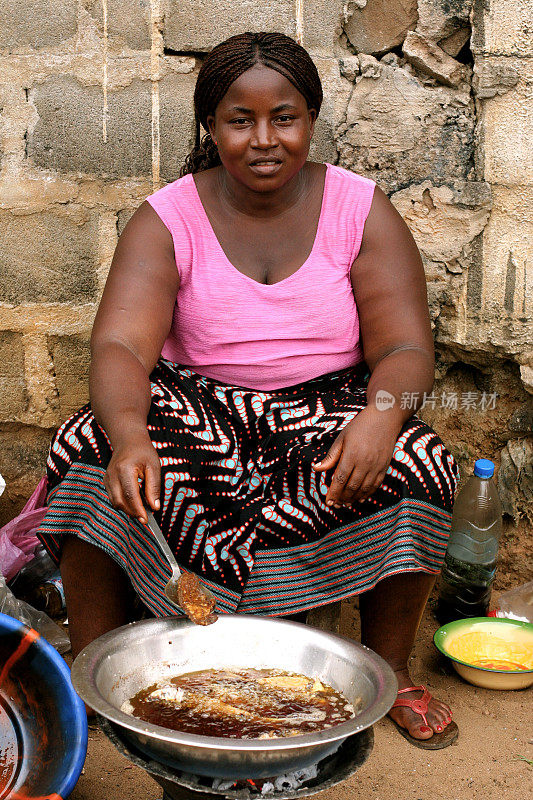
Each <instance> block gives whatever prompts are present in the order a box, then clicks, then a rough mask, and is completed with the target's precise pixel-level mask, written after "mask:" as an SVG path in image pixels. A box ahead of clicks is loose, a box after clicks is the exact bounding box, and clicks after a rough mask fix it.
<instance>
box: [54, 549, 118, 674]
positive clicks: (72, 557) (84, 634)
mask: <svg viewBox="0 0 533 800" xmlns="http://www.w3.org/2000/svg"><path fill="white" fill-rule="evenodd" d="M60 569H61V577H62V579H63V586H64V589H65V599H66V603H67V614H68V622H69V634H70V641H71V644H72V655H73V657H74V658H76V656H77V655H78V653H79V652H80V651H81V650H83V648H84V647H85V646H86V645H88V644H89V643H90V642H92V641H93V640H94V639H97V638H98V637H99V636H102V634H104V633H107V632H108V631H111V630H114V629H115V628H119V627H120V626H121V625H125V624H126V623H127V622H128V600H129V596H130V593H129V585H128V579H127V578H126V575H125V574H124V572H123V570H122V569H121V568H120V567H119V566H118V564H117V563H116V562H115V561H113V559H112V558H111V556H109V555H107V553H105V552H104V551H103V550H101V549H100V548H99V547H96V546H95V545H92V544H88V543H87V542H85V541H83V540H82V539H78V538H77V537H76V536H66V537H65V541H64V544H63V549H62V551H61V561H60Z"/></svg>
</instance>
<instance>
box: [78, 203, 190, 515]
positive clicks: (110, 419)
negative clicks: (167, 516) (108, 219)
mask: <svg viewBox="0 0 533 800" xmlns="http://www.w3.org/2000/svg"><path fill="white" fill-rule="evenodd" d="M178 288H179V276H178V270H177V268H176V262H175V258H174V247H173V242H172V237H171V235H170V233H169V231H168V229H167V228H166V227H165V225H164V224H163V222H162V221H161V220H160V218H159V217H158V216H157V214H156V213H155V211H154V210H153V208H152V207H151V206H150V204H149V203H146V202H145V203H143V204H142V205H141V206H140V208H139V209H138V210H137V211H136V212H135V214H134V215H133V216H132V218H131V219H130V221H129V222H128V224H127V225H126V228H125V229H124V231H123V233H122V235H121V237H120V239H119V242H118V245H117V249H116V251H115V255H114V256H113V262H112V264H111V269H110V271H109V276H108V279H107V283H106V286H105V289H104V293H103V296H102V300H101V302H100V307H99V309H98V313H97V315H96V319H95V322H94V327H93V332H92V337H91V354H92V358H91V369H90V379H89V383H90V396H91V406H92V409H93V412H94V416H95V418H96V420H97V421H98V422H99V423H100V425H101V426H102V428H103V429H104V430H105V432H106V433H107V435H108V436H109V439H110V441H111V445H112V448H113V456H112V458H111V461H110V462H109V466H108V468H107V472H106V476H105V485H106V488H107V490H108V492H109V496H110V499H111V502H112V504H113V506H114V507H115V508H118V509H120V510H122V511H124V512H125V513H126V514H129V515H130V516H132V517H137V518H139V519H141V520H142V521H144V522H145V521H146V517H145V513H144V507H143V503H142V500H141V496H140V492H139V479H140V481H141V482H142V483H144V492H145V495H146V499H147V501H148V503H149V505H150V506H151V508H152V509H157V508H158V507H159V484H160V462H159V458H158V455H157V452H156V450H155V448H154V447H153V445H152V443H151V441H150V437H149V435H148V431H147V428H146V420H147V416H148V411H149V408H150V378H149V375H150V373H151V371H152V370H153V368H154V366H155V364H156V362H157V360H158V358H159V356H160V355H161V348H162V347H163V343H164V341H165V339H166V337H167V335H168V332H169V330H170V326H171V324H172V314H173V310H174V304H175V302H176V295H177V292H178Z"/></svg>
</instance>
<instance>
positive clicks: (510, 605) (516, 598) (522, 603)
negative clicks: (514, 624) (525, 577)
mask: <svg viewBox="0 0 533 800" xmlns="http://www.w3.org/2000/svg"><path fill="white" fill-rule="evenodd" d="M493 613H494V616H496V617H504V618H507V619H517V620H520V621H521V622H533V581H529V583H524V584H522V586H517V587H516V589H509V591H508V592H504V593H503V594H501V595H500V597H499V598H498V608H497V609H496V611H495V612H493Z"/></svg>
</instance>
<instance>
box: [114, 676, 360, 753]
mask: <svg viewBox="0 0 533 800" xmlns="http://www.w3.org/2000/svg"><path fill="white" fill-rule="evenodd" d="M358 705H360V704H358V703H357V702H356V703H354V704H352V703H349V702H348V700H347V699H346V698H345V697H343V695H342V694H341V693H340V692H337V691H335V690H334V689H332V688H331V686H327V685H325V684H323V683H322V682H321V681H319V680H318V679H313V678H308V677H307V676H305V675H298V674H295V673H291V672H284V671H283V670H277V669H275V670H274V669H236V670H229V669H224V670H217V669H208V670H202V671H200V672H191V673H188V674H186V675H178V676H177V677H175V678H172V679H171V680H169V681H167V682H166V683H165V684H156V685H154V686H149V687H148V688H146V689H143V690H141V691H140V692H138V693H137V694H136V695H135V696H134V697H132V698H131V700H129V701H127V702H126V703H125V704H124V705H123V706H122V710H123V711H125V712H126V713H130V714H133V715H134V716H135V717H139V718H140V719H143V720H145V721H146V722H151V723H153V724H154V725H160V726H162V727H164V728H172V729H173V730H178V731H183V732H186V733H196V734H200V735H202V736H222V737H230V738H237V739H272V738H277V737H281V736H299V735H302V734H305V733H311V732H315V731H320V730H324V729H325V728H331V727H332V726H333V725H338V724H339V723H341V722H345V721H346V720H348V719H351V718H352V717H354V716H355V714H356V708H357V706H358Z"/></svg>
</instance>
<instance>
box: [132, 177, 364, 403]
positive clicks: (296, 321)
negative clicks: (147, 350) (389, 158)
mask: <svg viewBox="0 0 533 800" xmlns="http://www.w3.org/2000/svg"><path fill="white" fill-rule="evenodd" d="M326 166H327V171H326V179H325V184H324V195H323V198H322V208H321V212H320V218H319V222H318V227H317V232H316V237H315V241H314V244H313V248H312V250H311V252H310V254H309V256H308V257H307V259H306V261H305V262H304V263H303V264H302V266H301V267H300V268H299V269H298V270H297V271H296V272H294V273H293V274H292V275H290V276H289V277H288V278H285V279H284V280H282V281H279V282H278V283H274V284H263V283H258V282H257V281H255V280H253V279H252V278H249V277H247V276H246V275H244V274H243V273H242V272H239V270H238V269H237V268H236V267H234V266H233V264H231V262H230V261H229V260H228V259H227V257H226V255H225V254H224V251H223V249H222V247H221V245H220V243H219V241H218V239H217V238H216V236H215V233H214V231H213V228H212V227H211V224H210V222H209V219H208V217H207V214H206V212H205V209H204V207H203V205H202V202H201V200H200V197H199V195H198V191H197V189H196V184H195V182H194V179H193V176H192V175H186V176H185V177H183V178H180V179H179V180H177V181H174V182H173V183H170V184H168V185H167V186H165V187H163V189H160V190H159V191H157V192H155V194H153V195H151V196H150V197H148V202H149V203H150V205H151V206H152V208H153V209H154V210H155V212H156V213H157V214H158V215H159V217H160V218H161V220H162V221H163V223H164V224H165V225H166V227H167V228H168V230H169V231H170V233H171V234H172V239H173V241H174V251H175V256H176V265H177V268H178V271H179V276H180V287H179V290H178V296H177V298H176V306H175V308H174V318H173V322H172V327H171V330H170V333H169V335H168V338H167V340H166V341H165V344H164V345H163V349H162V353H161V354H162V356H163V357H164V358H167V359H169V360H170V361H175V362H178V363H179V364H181V365H184V366H188V367H191V368H192V369H193V370H194V371H195V372H198V373H199V374H200V375H205V376H206V377H208V378H213V379H215V380H217V381H220V382H222V383H229V384H232V385H234V386H243V387H248V388H250V389H259V390H264V391H269V390H271V389H280V388H282V387H285V386H292V385H294V384H297V383H302V382H303V381H307V380H310V379H311V378H316V377H318V376H319V375H323V374H325V373H327V372H334V371H336V370H339V369H345V368H347V367H350V366H354V365H355V364H357V363H358V362H359V361H361V360H362V358H363V354H362V350H361V346H360V343H359V318H358V315H357V307H356V304H355V299H354V295H353V291H352V286H351V282H350V268H351V266H352V263H353V262H354V260H355V259H356V258H357V255H358V253H359V248H360V246H361V240H362V238H363V229H364V225H365V221H366V218H367V216H368V212H369V210H370V205H371V203H372V197H373V193H374V187H375V184H374V182H373V181H371V180H369V179H367V178H363V177H361V176H360V175H355V174H354V173H353V172H348V171H347V170H345V169H342V168H341V167H336V166H333V165H332V164H327V165H326Z"/></svg>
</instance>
